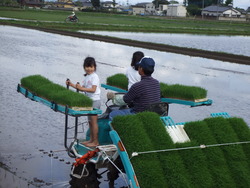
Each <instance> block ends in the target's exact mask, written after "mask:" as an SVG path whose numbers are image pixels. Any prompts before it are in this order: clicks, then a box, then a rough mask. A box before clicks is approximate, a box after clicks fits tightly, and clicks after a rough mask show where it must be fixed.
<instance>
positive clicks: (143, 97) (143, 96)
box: [123, 76, 161, 113]
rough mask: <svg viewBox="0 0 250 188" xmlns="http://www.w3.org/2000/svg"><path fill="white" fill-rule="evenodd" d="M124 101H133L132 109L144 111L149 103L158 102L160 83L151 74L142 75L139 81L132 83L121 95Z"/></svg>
mask: <svg viewBox="0 0 250 188" xmlns="http://www.w3.org/2000/svg"><path fill="white" fill-rule="evenodd" d="M123 100H124V101H125V102H126V103H131V102H133V104H134V107H133V110H134V111H135V112H136V113H138V112H142V111H144V110H145V109H146V108H147V107H148V106H149V104H152V103H156V102H160V101H161V94H160V83H159V81H158V80H156V79H154V78H153V77H151V76H142V78H141V81H140V82H137V83H135V84H133V85H132V86H131V88H130V89H129V91H128V93H126V94H125V95H124V97H123Z"/></svg>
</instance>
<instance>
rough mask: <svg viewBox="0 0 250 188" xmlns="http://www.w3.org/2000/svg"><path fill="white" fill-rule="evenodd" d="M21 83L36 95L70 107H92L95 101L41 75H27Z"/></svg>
mask: <svg viewBox="0 0 250 188" xmlns="http://www.w3.org/2000/svg"><path fill="white" fill-rule="evenodd" d="M21 85H22V86H23V87H24V88H26V89H28V90H29V91H31V92H32V93H34V94H35V95H37V96H39V97H42V98H45V99H47V100H49V101H53V102H55V103H57V104H61V105H68V106H69V107H91V106H92V104H93V101H92V100H91V99H90V98H89V97H87V96H85V95H83V94H80V93H76V92H73V91H71V90H67V89H66V88H65V87H63V86H60V85H58V84H55V83H53V82H51V81H49V80H48V79H47V78H45V77H43V76H41V75H32V76H27V77H24V78H22V79H21Z"/></svg>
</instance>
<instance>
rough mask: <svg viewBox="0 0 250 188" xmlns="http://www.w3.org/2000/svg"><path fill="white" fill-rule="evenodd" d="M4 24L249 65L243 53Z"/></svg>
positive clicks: (249, 59) (249, 58)
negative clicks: (228, 52)
mask: <svg viewBox="0 0 250 188" xmlns="http://www.w3.org/2000/svg"><path fill="white" fill-rule="evenodd" d="M2 24H5V23H2ZM6 25H12V26H17V27H23V28H28V29H36V30H39V31H45V32H49V33H56V34H61V35H66V36H72V37H78V38H84V39H90V40H97V41H103V42H109V43H114V44H122V45H127V46H134V47H139V48H146V49H152V50H158V51H163V52H171V53H177V54H183V55H189V56H196V57H203V58H208V59H215V60H220V61H226V62H231V63H238V64H244V65H250V57H249V56H243V55H234V54H227V53H219V52H212V51H205V50H198V49H192V48H184V47H177V46H170V45H165V44H156V43H150V42H141V41H134V40H127V39H119V38H114V37H108V36H98V35H93V34H86V33H78V32H71V31H63V30H57V29H49V28H41V27H32V26H25V25H19V24H8V23H6Z"/></svg>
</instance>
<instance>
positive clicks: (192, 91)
mask: <svg viewBox="0 0 250 188" xmlns="http://www.w3.org/2000/svg"><path fill="white" fill-rule="evenodd" d="M161 95H162V96H163V97H165V98H177V99H184V100H191V101H194V100H196V99H204V98H206V97H207V90H205V89H204V88H201V87H196V86H185V85H180V84H174V85H165V84H164V83H162V84H161Z"/></svg>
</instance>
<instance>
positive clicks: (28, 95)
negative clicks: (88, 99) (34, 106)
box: [17, 84, 102, 116]
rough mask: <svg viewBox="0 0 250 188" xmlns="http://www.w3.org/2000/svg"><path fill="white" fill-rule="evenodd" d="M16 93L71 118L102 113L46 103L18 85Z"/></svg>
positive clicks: (96, 110) (45, 100)
mask: <svg viewBox="0 0 250 188" xmlns="http://www.w3.org/2000/svg"><path fill="white" fill-rule="evenodd" d="M17 91H18V92H20V93H21V94H23V95H24V96H25V97H26V98H29V99H31V100H33V101H36V102H40V103H42V104H44V105H46V106H48V107H50V108H51V109H53V110H54V111H56V112H61V113H64V114H66V113H67V114H68V115H71V116H87V115H94V114H101V113H102V111H101V110H100V109H93V110H84V111H80V110H77V109H76V108H69V107H67V106H64V105H60V104H57V103H54V102H52V101H48V100H47V99H44V98H42V97H39V96H37V95H35V94H34V93H32V92H30V91H29V90H27V89H25V88H24V87H22V86H21V85H20V84H18V86H17ZM77 108H78V107H77Z"/></svg>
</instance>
